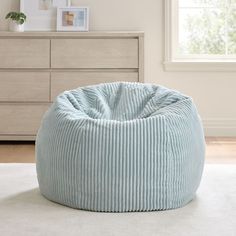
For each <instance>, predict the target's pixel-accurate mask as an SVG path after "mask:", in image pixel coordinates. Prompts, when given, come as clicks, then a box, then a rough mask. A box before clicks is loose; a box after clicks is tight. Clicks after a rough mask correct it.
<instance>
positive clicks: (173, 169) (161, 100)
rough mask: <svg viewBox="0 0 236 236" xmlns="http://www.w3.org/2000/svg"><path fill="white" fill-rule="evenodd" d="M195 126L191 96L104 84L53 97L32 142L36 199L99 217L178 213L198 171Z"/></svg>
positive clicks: (199, 139)
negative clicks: (104, 214)
mask: <svg viewBox="0 0 236 236" xmlns="http://www.w3.org/2000/svg"><path fill="white" fill-rule="evenodd" d="M204 152H205V142H204V135H203V129H202V125H201V122H200V119H199V116H198V113H197V110H196V107H195V105H194V104H193V101H192V99H191V98H190V97H188V96H185V95H182V94H180V93H179V92H177V91H173V90H170V89H167V88H164V87H161V86H156V85H148V84H139V83H108V84H100V85H96V86H88V87H83V88H78V89H75V90H72V91H66V92H64V93H62V94H61V95H59V96H58V97H57V99H56V101H55V102H54V104H53V105H52V106H51V108H50V109H49V110H48V111H47V113H46V114H45V116H44V119H43V121H42V124H41V128H40V129H39V132H38V135H37V140H36V154H37V155H36V156H37V174H38V181H39V187H40V191H41V193H42V194H43V195H44V196H45V197H46V198H48V199H50V200H52V201H55V202H58V203H60V204H63V205H67V206H70V207H73V208H79V209H86V210H92V211H104V212H126V211H151V210H166V209H172V208H177V207H181V206H183V205H185V204H186V203H188V202H189V201H191V200H192V199H193V197H194V195H195V192H196V190H197V188H198V186H199V183H200V179H201V175H202V170H203V165H204Z"/></svg>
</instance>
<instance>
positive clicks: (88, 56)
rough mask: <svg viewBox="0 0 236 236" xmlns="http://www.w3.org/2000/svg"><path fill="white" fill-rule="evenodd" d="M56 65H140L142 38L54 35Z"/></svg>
mask: <svg viewBox="0 0 236 236" xmlns="http://www.w3.org/2000/svg"><path fill="white" fill-rule="evenodd" d="M51 65H52V68H138V39H52V41H51Z"/></svg>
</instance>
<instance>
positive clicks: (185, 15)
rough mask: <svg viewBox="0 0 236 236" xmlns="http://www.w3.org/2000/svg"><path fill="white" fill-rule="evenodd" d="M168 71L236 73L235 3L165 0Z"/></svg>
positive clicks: (228, 1) (213, 0)
mask: <svg viewBox="0 0 236 236" xmlns="http://www.w3.org/2000/svg"><path fill="white" fill-rule="evenodd" d="M165 7H166V19H165V20H166V24H165V26H166V62H165V66H166V69H167V70H168V69H170V70H171V69H179V70H196V69H197V70H207V71H208V70H209V71H229V70H231V71H236V0H166V6H165Z"/></svg>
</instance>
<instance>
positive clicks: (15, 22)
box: [5, 12, 26, 32]
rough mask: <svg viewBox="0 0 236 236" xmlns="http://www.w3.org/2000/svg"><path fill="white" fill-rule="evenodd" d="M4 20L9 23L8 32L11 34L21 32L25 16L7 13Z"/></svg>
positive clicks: (20, 13)
mask: <svg viewBox="0 0 236 236" xmlns="http://www.w3.org/2000/svg"><path fill="white" fill-rule="evenodd" d="M5 18H6V19H10V21H9V30H10V31H13V32H23V31H24V23H25V21H26V15H25V14H24V13H23V12H9V13H8V14H7V15H6V17H5Z"/></svg>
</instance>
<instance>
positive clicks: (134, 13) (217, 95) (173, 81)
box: [0, 0, 236, 136]
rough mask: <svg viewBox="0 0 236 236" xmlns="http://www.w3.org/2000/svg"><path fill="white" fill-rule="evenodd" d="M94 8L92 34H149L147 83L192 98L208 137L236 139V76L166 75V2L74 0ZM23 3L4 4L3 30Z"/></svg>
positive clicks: (0, 13)
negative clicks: (164, 20) (10, 15)
mask: <svg viewBox="0 0 236 236" xmlns="http://www.w3.org/2000/svg"><path fill="white" fill-rule="evenodd" d="M72 3H73V4H80V5H81V6H82V5H88V6H89V7H90V13H91V18H90V21H91V22H90V23H91V24H90V29H91V30H142V31H145V80H146V82H148V83H156V84H162V85H165V86H168V87H171V88H175V89H178V90H180V91H182V92H184V93H186V94H188V95H190V96H192V97H193V98H194V100H195V102H196V104H197V107H198V110H199V112H200V115H201V116H202V119H203V121H204V124H205V128H206V134H207V135H225V136H230V135H231V136H236V73H232V72H229V73H225V72H224V73H223V72H220V73H219V72H217V73H213V72H204V73H203V72H197V73H196V72H194V73H192V72H168V73H167V72H164V71H163V67H162V61H163V51H164V50H163V49H164V38H163V37H164V33H163V32H164V26H163V25H164V22H163V18H164V16H163V12H164V10H163V7H164V6H163V3H164V1H162V0H148V1H147V0H72ZM18 7H19V0H1V1H0V17H1V19H0V30H6V29H7V22H6V21H5V20H4V16H5V15H6V13H7V12H8V11H10V10H17V9H18Z"/></svg>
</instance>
